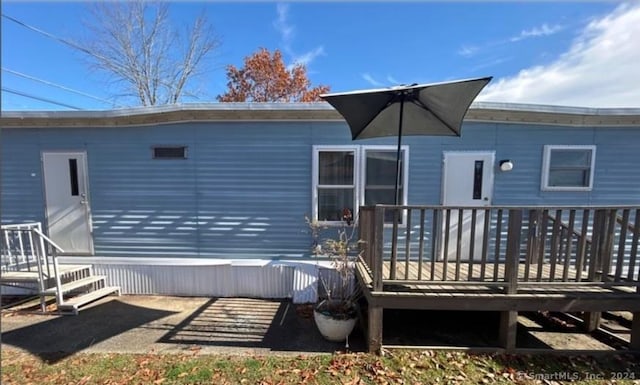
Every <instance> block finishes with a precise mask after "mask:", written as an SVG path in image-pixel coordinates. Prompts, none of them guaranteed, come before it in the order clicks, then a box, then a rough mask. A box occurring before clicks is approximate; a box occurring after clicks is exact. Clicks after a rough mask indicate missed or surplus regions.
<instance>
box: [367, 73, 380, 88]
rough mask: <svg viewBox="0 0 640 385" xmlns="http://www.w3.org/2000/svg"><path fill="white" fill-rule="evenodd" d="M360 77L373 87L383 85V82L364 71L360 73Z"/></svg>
mask: <svg viewBox="0 0 640 385" xmlns="http://www.w3.org/2000/svg"><path fill="white" fill-rule="evenodd" d="M362 78H363V79H364V80H366V81H367V82H368V83H369V84H371V85H372V86H374V87H384V85H385V84H384V83H382V82H380V81H378V80H376V79H374V78H373V76H371V75H370V74H368V73H366V72H365V73H363V74H362Z"/></svg>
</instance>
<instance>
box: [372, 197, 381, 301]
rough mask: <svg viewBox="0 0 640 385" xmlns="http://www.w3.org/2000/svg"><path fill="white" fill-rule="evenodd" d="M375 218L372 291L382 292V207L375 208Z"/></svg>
mask: <svg viewBox="0 0 640 385" xmlns="http://www.w3.org/2000/svg"><path fill="white" fill-rule="evenodd" d="M374 215H375V217H374V220H373V223H374V226H375V229H374V230H373V253H372V256H371V261H372V262H373V266H371V270H372V273H373V290H374V291H382V290H383V288H384V287H383V284H382V271H383V270H382V263H383V262H382V260H383V259H384V248H383V246H384V240H383V237H384V207H380V206H376V208H375V213H374Z"/></svg>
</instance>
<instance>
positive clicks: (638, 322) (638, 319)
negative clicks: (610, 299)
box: [629, 312, 640, 351]
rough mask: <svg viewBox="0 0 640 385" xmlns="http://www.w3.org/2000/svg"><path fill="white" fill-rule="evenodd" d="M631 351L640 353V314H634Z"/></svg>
mask: <svg viewBox="0 0 640 385" xmlns="http://www.w3.org/2000/svg"><path fill="white" fill-rule="evenodd" d="M629 347H630V348H631V350H635V351H640V312H635V313H633V320H632V321H631V343H630V344H629Z"/></svg>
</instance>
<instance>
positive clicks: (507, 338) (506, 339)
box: [499, 311, 518, 352]
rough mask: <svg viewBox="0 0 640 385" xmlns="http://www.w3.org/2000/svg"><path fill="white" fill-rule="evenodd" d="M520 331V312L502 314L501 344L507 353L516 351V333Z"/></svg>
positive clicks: (504, 312)
mask: <svg viewBox="0 0 640 385" xmlns="http://www.w3.org/2000/svg"><path fill="white" fill-rule="evenodd" d="M517 331H518V312H517V311H503V312H500V331H499V342H500V346H502V347H503V348H504V349H505V350H506V351H507V352H513V351H514V350H515V349H516V333H517Z"/></svg>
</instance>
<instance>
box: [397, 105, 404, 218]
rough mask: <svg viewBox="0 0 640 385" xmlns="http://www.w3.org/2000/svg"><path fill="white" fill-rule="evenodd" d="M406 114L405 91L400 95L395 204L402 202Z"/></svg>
mask: <svg viewBox="0 0 640 385" xmlns="http://www.w3.org/2000/svg"><path fill="white" fill-rule="evenodd" d="M403 115H404V93H402V94H401V95H400V122H399V127H398V153H397V154H396V196H395V205H396V206H397V205H399V204H400V176H401V170H400V167H401V166H400V156H401V155H402V116H403Z"/></svg>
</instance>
